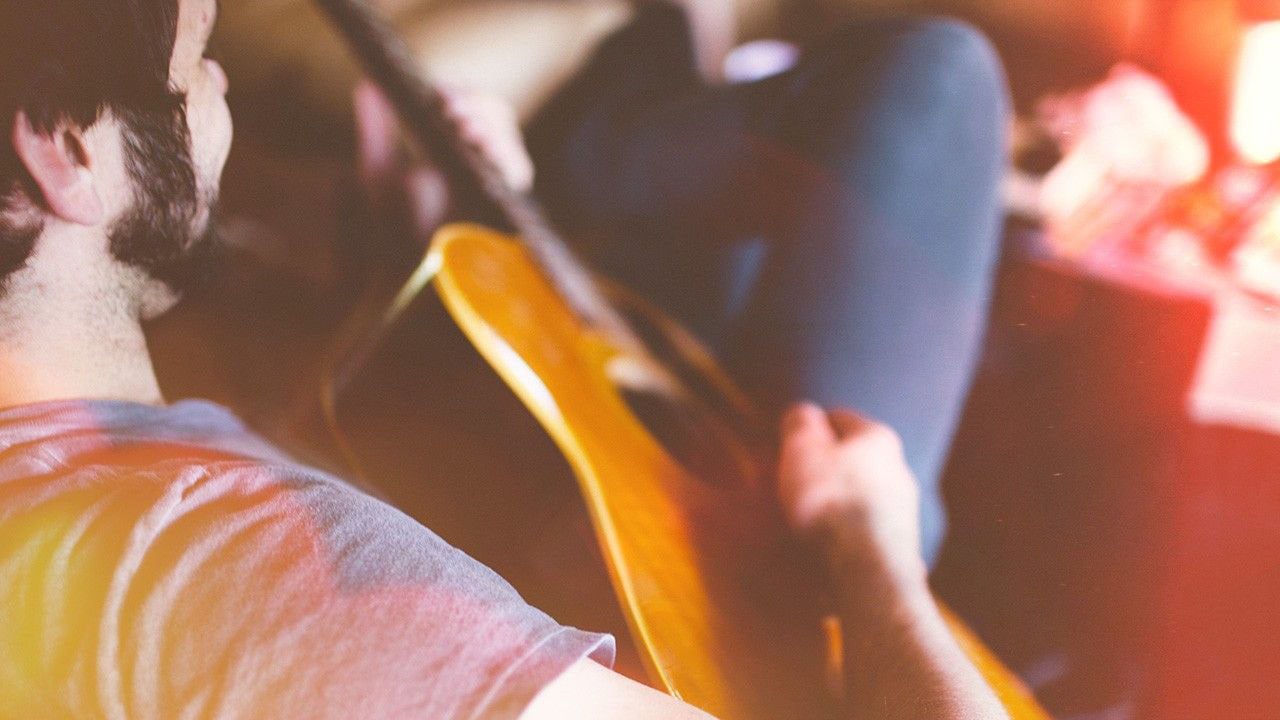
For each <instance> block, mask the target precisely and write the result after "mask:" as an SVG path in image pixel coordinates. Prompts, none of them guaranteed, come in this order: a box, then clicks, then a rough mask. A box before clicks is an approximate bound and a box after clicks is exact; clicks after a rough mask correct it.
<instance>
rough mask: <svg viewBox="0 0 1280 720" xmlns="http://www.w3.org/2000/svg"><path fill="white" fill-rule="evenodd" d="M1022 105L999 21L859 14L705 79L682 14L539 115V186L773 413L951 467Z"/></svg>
mask: <svg viewBox="0 0 1280 720" xmlns="http://www.w3.org/2000/svg"><path fill="white" fill-rule="evenodd" d="M1007 114H1008V102H1007V94H1006V89H1005V81H1004V76H1003V72H1002V69H1001V67H1000V64H999V61H998V59H997V58H996V55H995V53H994V51H993V50H992V48H991V46H990V45H989V43H988V42H987V41H986V39H985V38H984V37H982V36H981V35H980V34H979V33H978V32H976V31H975V30H973V29H971V28H970V27H968V26H966V25H964V24H961V23H959V22H956V21H951V20H940V19H910V20H894V21H877V22H866V23H858V24H854V25H850V26H848V27H845V28H843V29H841V30H839V31H838V32H836V33H834V34H833V35H832V36H831V38H830V39H829V40H828V41H827V42H826V43H824V44H822V45H820V46H818V47H815V48H813V49H811V50H810V51H809V52H808V53H806V54H805V55H804V56H803V57H802V59H801V60H800V62H799V63H798V64H797V66H795V67H794V68H792V69H791V70H789V71H787V72H785V73H783V74H781V75H776V76H773V77H770V78H767V79H764V80H761V81H758V82H754V83H750V84H745V85H736V86H710V85H706V84H704V83H703V82H701V80H700V79H699V78H698V76H697V74H696V73H695V71H694V70H693V62H692V51H691V49H690V45H689V41H688V30H687V25H686V24H685V22H684V19H683V17H682V16H681V15H680V13H679V12H678V11H675V10H674V9H670V8H668V9H661V6H659V7H658V9H651V10H649V11H647V12H642V13H641V14H640V15H639V16H638V17H637V19H636V20H635V21H634V22H633V23H631V24H630V25H629V26H627V27H625V28H623V29H622V30H620V31H619V32H618V33H616V34H615V35H614V36H612V37H611V38H609V39H608V40H606V41H605V42H604V43H603V44H602V46H601V47H600V48H599V49H598V51H597V53H596V54H595V56H594V57H593V58H592V60H591V61H590V62H589V64H588V65H587V67H586V68H585V69H584V70H583V72H582V73H581V74H580V75H579V76H578V77H577V78H576V79H575V80H574V81H572V82H571V83H570V84H569V85H568V87H567V88H566V89H565V90H564V91H562V92H561V93H560V95H559V96H558V97H555V98H553V99H552V101H551V102H550V103H549V104H548V107H547V109H546V110H545V111H544V112H543V113H542V114H541V115H540V116H539V117H538V118H535V121H534V122H533V124H532V125H531V127H530V129H529V137H530V146H531V148H532V150H533V152H534V155H535V161H536V162H537V164H538V166H539V168H540V170H539V172H540V178H539V182H538V191H539V193H540V195H541V196H542V198H543V200H544V201H545V202H546V203H547V205H548V207H549V209H550V210H551V211H552V213H553V215H555V216H556V218H557V219H558V220H559V221H560V222H561V223H563V224H564V225H565V226H566V228H567V229H569V230H570V232H571V234H572V235H574V236H575V237H577V238H581V242H582V246H583V249H584V250H585V251H586V253H587V254H588V255H589V257H590V259H591V260H592V261H594V262H595V264H596V265H597V267H598V268H600V269H602V270H603V271H604V272H606V273H608V274H611V275H612V276H614V277H615V278H616V279H618V280H620V281H622V282H623V283H625V284H627V285H629V286H631V287H632V288H633V289H635V290H637V291H639V292H641V293H643V294H645V295H647V296H648V297H649V298H650V299H652V300H654V301H656V302H657V303H658V304H659V305H660V306H661V307H663V308H664V309H666V310H667V311H668V312H670V313H671V314H673V315H674V316H675V317H676V318H678V319H679V320H681V321H683V322H684V323H686V324H687V325H688V326H689V327H690V328H691V329H692V330H694V332H695V333H697V334H699V335H700V336H701V337H702V338H703V339H704V340H705V341H706V342H707V343H708V344H709V345H710V346H711V347H712V348H713V350H715V351H716V352H717V353H719V355H720V357H721V360H722V361H723V362H724V364H725V365H726V366H727V367H728V368H729V369H730V371H731V372H732V373H733V374H735V375H736V377H737V379H738V380H739V381H740V382H741V383H742V384H743V386H744V387H745V388H746V389H747V390H748V391H749V392H751V393H752V394H753V395H754V396H755V397H756V399H757V400H758V401H759V402H760V403H762V404H763V405H764V406H765V407H766V408H767V409H769V410H771V411H778V410H780V409H781V408H782V407H783V406H784V405H785V404H786V403H788V402H790V401H793V400H796V399H802V398H808V399H812V400H815V401H817V402H820V403H822V404H825V405H829V406H846V407H852V408H856V409H858V410H860V411H862V412H864V413H866V414H868V415H870V416H872V417H875V418H877V419H879V420H881V421H884V422H887V423H888V424H890V425H892V426H893V427H894V428H895V429H896V430H897V431H898V432H899V433H900V434H901V436H902V438H903V443H904V445H905V448H906V453H907V459H908V461H909V463H910V465H911V468H912V469H913V470H914V472H915V474H916V476H917V477H918V478H919V480H920V483H921V487H922V502H923V507H922V512H923V525H924V530H923V532H924V546H925V549H926V555H927V559H928V560H929V561H930V562H931V563H932V561H933V560H934V559H935V558H936V556H937V552H938V549H939V547H940V545H941V542H942V538H943V535H944V534H945V526H946V516H945V512H944V510H943V507H942V501H941V497H940V493H939V487H938V486H939V479H940V475H941V473H942V469H943V465H944V463H945V461H946V456H947V453H948V449H949V445H950V442H951V437H952V434H953V432H954V430H955V426H956V424H957V421H958V418H959V414H960V411H961V406H962V403H963V401H964V398H965V395H966V393H967V390H968V387H969V384H970V380H971V376H972V374H973V371H974V366H975V364H976V359H977V353H978V351H979V345H980V342H981V340H982V335H983V332H984V329H985V322H986V317H987V309H988V304H989V298H990V292H991V280H992V272H993V267H994V264H995V261H996V258H997V246H998V237H997V236H998V227H999V221H1000V211H999V197H998V186H999V181H1000V179H1001V177H1002V173H1003V170H1004V167H1005V129H1006V122H1007Z"/></svg>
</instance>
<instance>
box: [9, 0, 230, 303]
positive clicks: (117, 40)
mask: <svg viewBox="0 0 1280 720" xmlns="http://www.w3.org/2000/svg"><path fill="white" fill-rule="evenodd" d="M216 16H217V0H3V3H0V122H2V123H3V125H0V130H3V131H4V133H5V134H4V136H5V137H6V138H7V139H8V140H9V142H7V143H4V144H0V281H3V282H4V283H5V285H6V287H5V288H3V289H0V291H7V290H10V289H12V284H13V283H14V282H16V281H18V280H19V279H20V278H21V277H22V276H23V275H24V274H28V275H32V274H43V275H44V278H43V282H45V283H46V284H47V283H48V282H49V279H48V278H49V277H56V278H57V279H58V281H60V282H67V283H75V282H79V281H87V280H88V278H89V276H92V277H93V278H94V279H96V280H98V281H100V282H106V283H107V284H108V285H109V284H111V283H115V284H116V285H118V286H119V289H120V290H122V291H124V292H125V293H126V295H128V296H130V299H131V300H132V301H133V302H134V304H135V305H136V308H137V310H138V312H139V313H140V314H141V315H143V316H153V315H155V314H158V313H159V312H162V311H163V310H165V309H167V308H168V307H169V306H170V305H172V303H173V302H174V300H175V298H176V297H177V296H178V295H179V293H180V292H181V290H182V289H183V287H184V286H185V285H186V284H187V283H189V282H190V281H191V280H192V279H193V278H194V277H195V276H196V275H198V274H199V272H200V269H201V268H200V266H201V265H202V264H203V262H202V261H203V260H204V259H205V258H206V257H207V256H208V254H209V252H208V251H209V249H210V245H211V240H210V235H211V233H210V232H209V230H210V228H211V226H212V214H213V206H214V202H215V199H216V196H217V185H218V179H219V177H220V175H221V172H222V166H223V164H224V163H225V161H226V157H227V153H228V150H229V148H230V143H231V119H230V114H229V112H228V110H227V106H226V101H225V97H224V96H225V93H226V89H227V81H226V76H225V75H224V74H223V72H222V69H221V68H220V67H219V66H218V65H217V63H215V62H213V61H211V60H208V59H206V58H205V57H204V55H205V50H206V46H207V43H208V38H209V34H210V33H211V32H212V30H213V24H214V22H215V19H216ZM103 278H106V280H105V281H104V280H103Z"/></svg>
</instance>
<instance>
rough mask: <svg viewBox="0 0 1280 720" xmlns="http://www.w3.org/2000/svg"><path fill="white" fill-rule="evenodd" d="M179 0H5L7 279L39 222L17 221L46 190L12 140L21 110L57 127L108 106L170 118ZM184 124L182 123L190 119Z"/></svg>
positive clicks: (3, 243) (0, 46)
mask: <svg viewBox="0 0 1280 720" xmlns="http://www.w3.org/2000/svg"><path fill="white" fill-rule="evenodd" d="M178 2H179V0H0V130H2V131H3V137H2V138H0V140H2V142H0V282H2V281H3V279H4V278H7V277H8V276H9V275H11V274H12V273H13V272H14V271H16V270H17V269H19V268H21V267H22V266H23V264H24V263H25V262H26V260H27V258H28V256H29V255H30V254H31V251H32V249H33V247H34V245H35V241H36V238H37V237H38V236H39V234H40V231H41V229H42V228H41V227H40V226H39V225H38V224H36V225H35V226H32V223H29V222H27V223H23V222H21V221H18V220H15V217H14V213H13V212H12V211H13V210H14V208H15V207H16V205H17V204H18V203H21V202H23V200H24V199H25V200H26V201H29V202H32V203H35V202H38V199H39V193H38V191H37V190H36V189H35V188H34V184H33V182H32V180H31V178H30V176H29V175H28V174H27V172H26V169H25V168H24V167H23V164H22V162H21V161H20V160H19V159H18V157H17V156H16V154H15V153H14V149H13V144H12V142H11V141H10V140H9V138H11V137H12V136H13V122H14V119H15V117H16V115H17V114H18V112H19V111H25V112H26V114H27V117H28V118H30V120H31V123H32V125H33V127H35V129H36V130H37V131H40V132H52V131H53V130H54V129H55V128H56V127H57V126H58V125H59V124H60V123H64V122H69V123H72V124H74V125H76V126H77V127H81V128H89V127H91V126H92V125H93V124H94V123H96V122H97V121H98V120H99V119H100V118H101V117H102V115H103V113H104V112H105V111H108V110H110V111H112V112H115V113H118V114H119V115H120V116H121V117H122V119H125V121H126V123H127V122H128V119H129V118H137V117H138V116H139V114H142V115H150V116H153V117H165V116H167V117H173V115H174V114H175V113H180V112H181V111H182V107H183V104H184V101H185V100H184V98H183V97H182V95H180V94H178V93H175V92H174V91H173V90H172V89H171V88H170V86H169V63H170V59H171V57H172V55H173V47H174V43H175V42H176V39H177V33H178ZM184 124H185V123H184Z"/></svg>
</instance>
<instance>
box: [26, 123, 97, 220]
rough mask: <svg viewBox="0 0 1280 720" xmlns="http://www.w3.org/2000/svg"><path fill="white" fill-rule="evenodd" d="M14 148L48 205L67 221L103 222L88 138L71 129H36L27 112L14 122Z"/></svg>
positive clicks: (75, 129)
mask: <svg viewBox="0 0 1280 720" xmlns="http://www.w3.org/2000/svg"><path fill="white" fill-rule="evenodd" d="M13 149H14V151H15V152H16V153H17V155H18V157H19V159H21V160H22V164H23V165H24V166H25V167H26V169H27V173H28V174H30V175H31V178H32V179H33V180H35V182H36V185H37V186H38V187H39V188H40V193H41V195H42V197H43V200H44V205H45V207H46V208H48V210H49V211H50V212H52V213H53V214H54V215H57V216H58V217H60V218H62V219H63V220H66V221H67V222H71V223H76V224H78V225H98V224H100V223H101V222H102V221H103V214H104V212H105V211H104V208H103V203H102V196H101V195H99V194H98V189H97V186H96V185H95V183H94V177H93V171H92V169H91V166H90V155H89V152H88V148H87V146H86V144H85V142H84V135H83V133H82V132H81V131H80V130H79V129H78V128H74V127H71V126H65V125H64V126H60V127H58V128H55V129H54V130H53V132H50V133H43V132H40V131H39V130H36V129H35V127H34V126H33V125H32V124H31V120H30V118H28V117H27V114H26V113H25V112H19V113H18V116H17V117H16V118H15V119H14V123H13Z"/></svg>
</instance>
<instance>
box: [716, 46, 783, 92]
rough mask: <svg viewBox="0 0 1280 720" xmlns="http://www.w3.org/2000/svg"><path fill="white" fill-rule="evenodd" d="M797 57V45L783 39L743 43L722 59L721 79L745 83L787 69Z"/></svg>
mask: <svg viewBox="0 0 1280 720" xmlns="http://www.w3.org/2000/svg"><path fill="white" fill-rule="evenodd" d="M799 59H800V48H798V47H796V46H795V45H793V44H792V43H789V42H786V41H784V40H774V39H764V40H753V41H751V42H749V43H744V44H742V45H739V46H738V47H736V48H734V49H732V50H730V51H729V54H728V55H726V56H725V59H724V79H725V80H727V81H729V82H731V83H748V82H754V81H756V80H763V79H765V78H767V77H771V76H773V75H777V74H779V73H783V72H786V71H787V70H790V69H791V68H792V67H793V66H794V65H795V64H796V61H797V60H799Z"/></svg>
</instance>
